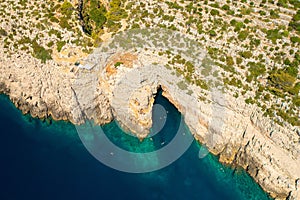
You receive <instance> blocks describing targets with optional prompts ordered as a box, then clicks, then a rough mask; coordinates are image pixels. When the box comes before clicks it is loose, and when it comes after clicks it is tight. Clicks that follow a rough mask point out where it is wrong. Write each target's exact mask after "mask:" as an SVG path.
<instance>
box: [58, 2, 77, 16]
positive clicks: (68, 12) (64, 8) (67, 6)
mask: <svg viewBox="0 0 300 200" xmlns="http://www.w3.org/2000/svg"><path fill="white" fill-rule="evenodd" d="M73 10H74V8H73V6H72V4H71V3H70V2H68V1H64V3H63V4H62V5H61V7H60V11H61V14H62V15H64V16H65V17H67V18H71V16H72V13H73Z"/></svg>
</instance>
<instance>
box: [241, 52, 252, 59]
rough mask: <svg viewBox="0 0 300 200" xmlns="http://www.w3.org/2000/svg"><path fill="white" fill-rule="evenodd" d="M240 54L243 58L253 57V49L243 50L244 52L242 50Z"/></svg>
mask: <svg viewBox="0 0 300 200" xmlns="http://www.w3.org/2000/svg"><path fill="white" fill-rule="evenodd" d="M240 55H241V56H242V57H243V58H251V57H252V53H251V51H242V52H240Z"/></svg>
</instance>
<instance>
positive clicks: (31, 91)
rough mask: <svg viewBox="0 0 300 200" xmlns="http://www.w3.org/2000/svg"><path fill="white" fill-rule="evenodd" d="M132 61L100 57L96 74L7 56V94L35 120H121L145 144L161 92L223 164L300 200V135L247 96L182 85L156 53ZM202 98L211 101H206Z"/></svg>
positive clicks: (2, 86) (275, 193) (2, 84)
mask: <svg viewBox="0 0 300 200" xmlns="http://www.w3.org/2000/svg"><path fill="white" fill-rule="evenodd" d="M113 54H115V55H117V54H116V53H112V55H113ZM133 54H135V55H134V56H133ZM123 55H124V54H123ZM126 55H131V56H122V54H120V56H119V57H122V59H121V60H120V59H117V60H118V62H120V63H123V64H120V65H119V64H118V65H113V64H111V63H110V62H112V60H114V59H115V58H112V56H111V58H109V57H102V58H98V57H94V58H93V59H94V61H95V62H96V63H98V64H97V65H95V66H92V67H89V70H88V69H83V68H76V67H75V68H73V67H70V66H58V65H57V64H55V63H54V62H51V61H50V62H48V64H47V65H44V64H43V65H42V64H41V63H39V62H38V61H37V60H34V59H32V58H29V57H28V56H26V55H21V57H19V58H18V57H17V56H15V57H14V56H12V58H6V57H2V58H0V59H1V60H0V62H1V65H2V66H3V67H1V68H0V74H1V75H0V91H1V92H3V93H6V94H8V95H9V97H10V99H11V100H12V101H13V102H14V103H15V105H16V106H17V107H18V108H20V109H21V110H22V111H23V112H24V113H30V114H31V115H32V116H34V117H39V118H44V117H48V116H52V117H53V118H54V119H56V120H69V121H71V122H73V123H75V124H80V123H83V122H84V120H87V119H89V120H94V121H95V122H96V123H97V124H104V123H108V122H110V121H111V120H112V119H114V118H115V119H117V120H118V121H119V122H121V124H122V126H123V127H124V128H126V129H128V130H130V131H132V132H134V133H136V134H137V135H138V136H139V137H140V138H144V137H146V136H147V133H148V132H149V128H150V127H151V125H152V119H151V117H152V116H151V112H152V106H153V102H154V97H155V94H156V92H157V88H158V87H161V88H162V90H163V95H164V96H165V97H166V98H168V99H169V101H170V102H172V103H173V104H174V105H175V106H176V107H177V109H178V110H179V111H180V112H181V113H182V114H183V115H184V119H185V122H186V124H187V125H188V126H189V128H190V131H191V132H192V134H193V135H194V136H195V138H197V139H198V140H199V141H200V142H201V143H203V144H204V145H206V146H207V148H208V149H209V151H210V152H212V153H213V154H215V155H219V156H220V161H221V162H224V163H227V164H232V165H236V166H241V167H243V168H244V169H246V170H247V171H248V172H249V174H250V175H251V176H252V177H253V178H254V179H255V180H256V181H257V182H258V183H259V184H260V185H261V186H262V188H263V189H264V190H265V191H267V192H269V193H270V194H271V196H272V197H275V198H277V199H285V198H288V199H295V200H296V199H299V198H300V181H299V180H300V170H299V166H300V137H299V135H298V134H297V133H299V130H295V129H292V127H289V126H286V127H285V128H283V127H280V126H278V125H277V124H275V123H273V122H272V121H271V120H269V119H268V118H265V117H263V116H262V114H261V112H260V110H259V109H258V108H256V107H255V106H253V105H247V104H245V103H244V99H242V98H233V97H231V96H229V95H227V94H226V93H223V92H222V91H219V90H214V89H212V90H211V91H206V90H203V89H201V88H200V87H197V86H195V85H188V84H187V85H185V87H182V85H181V84H185V83H184V82H185V80H184V79H183V77H181V76H177V75H176V74H175V73H172V70H170V69H167V68H166V67H165V64H166V60H163V59H160V58H157V57H156V56H153V55H152V54H149V52H131V54H130V53H129V54H128V53H127V54H126ZM128 60H129V61H130V62H129V61H128ZM125 61H128V62H125ZM124 63H127V64H124ZM203 94H204V96H205V98H206V100H205V101H203V100H201V98H199V96H203ZM297 131H298V132H297Z"/></svg>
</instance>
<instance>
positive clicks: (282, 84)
mask: <svg viewBox="0 0 300 200" xmlns="http://www.w3.org/2000/svg"><path fill="white" fill-rule="evenodd" d="M268 80H269V84H270V85H271V86H273V87H275V88H277V89H280V90H283V92H291V93H293V92H294V91H293V86H294V83H295V81H296V78H295V77H293V76H291V75H290V74H288V73H286V72H284V71H282V70H281V71H276V72H274V73H272V74H271V75H270V76H269V78H268Z"/></svg>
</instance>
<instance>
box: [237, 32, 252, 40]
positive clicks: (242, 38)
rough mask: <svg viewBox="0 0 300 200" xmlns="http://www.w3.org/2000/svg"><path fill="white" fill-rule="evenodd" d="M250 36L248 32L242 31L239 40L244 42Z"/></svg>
mask: <svg viewBox="0 0 300 200" xmlns="http://www.w3.org/2000/svg"><path fill="white" fill-rule="evenodd" d="M248 35H249V32H248V31H241V32H240V33H239V35H238V39H239V40H241V41H243V40H245V39H246V38H247V37H248Z"/></svg>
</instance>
